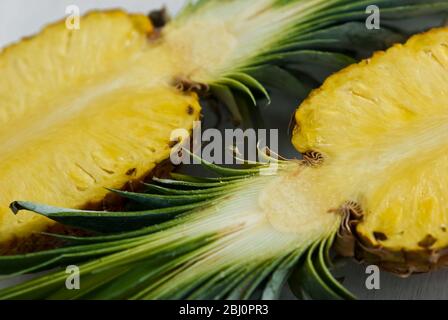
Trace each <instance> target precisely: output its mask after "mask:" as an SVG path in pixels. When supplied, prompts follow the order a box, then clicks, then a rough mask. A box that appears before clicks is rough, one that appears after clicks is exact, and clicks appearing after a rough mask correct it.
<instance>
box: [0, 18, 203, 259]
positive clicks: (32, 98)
mask: <svg viewBox="0 0 448 320" xmlns="http://www.w3.org/2000/svg"><path fill="white" fill-rule="evenodd" d="M81 23H82V28H81V30H79V31H76V30H74V31H70V30H68V29H66V28H65V24H63V23H61V24H56V25H53V26H50V27H48V28H47V29H46V30H45V31H43V32H42V34H41V35H39V36H38V37H36V38H32V39H29V40H26V41H25V42H23V43H21V44H18V45H15V46H13V47H11V48H8V49H7V50H6V51H5V52H4V53H3V54H2V55H1V56H0V73H1V74H2V77H1V78H0V100H1V101H2V108H1V110H0V139H1V141H2V144H1V146H0V150H1V152H0V154H1V156H0V163H2V169H1V171H0V189H1V190H2V192H1V195H0V252H1V251H2V250H3V251H8V250H9V249H13V248H8V245H7V244H8V243H11V241H13V240H14V239H20V238H22V237H26V236H28V235H29V234H31V233H33V232H40V231H45V230H46V228H47V227H48V226H49V225H51V222H50V221H49V220H48V219H45V218H42V217H39V216H36V215H34V214H31V213H26V212H24V213H20V214H19V215H17V216H14V215H13V214H12V213H11V211H10V210H9V209H8V206H9V203H10V202H11V201H13V200H14V199H18V198H23V197H25V198H27V199H33V200H35V201H41V202H48V203H51V204H54V205H64V206H65V205H69V206H72V207H76V208H81V207H86V206H87V205H89V204H95V203H100V202H101V200H102V199H103V198H104V196H105V195H106V193H107V190H106V189H105V187H110V188H121V187H123V186H124V185H125V184H126V183H127V182H128V181H129V180H139V179H142V177H144V176H145V175H146V174H148V172H150V171H151V170H152V169H153V168H154V167H155V166H156V165H157V164H158V163H160V162H162V161H163V160H165V159H166V158H168V157H169V153H170V135H171V132H172V131H173V130H174V129H177V128H184V129H187V130H190V129H192V126H193V121H194V120H197V119H198V118H199V114H200V107H199V104H198V98H197V96H196V95H195V94H193V93H191V94H189V93H182V92H179V91H177V90H175V89H174V88H172V87H170V86H169V85H168V84H164V82H163V80H162V78H163V77H164V75H165V73H163V71H161V69H163V66H164V65H163V63H162V64H160V65H158V64H155V63H154V57H151V56H148V55H145V48H146V47H147V46H148V45H149V42H148V35H149V34H150V32H151V31H152V27H151V24H150V22H149V21H148V19H147V18H146V17H145V16H139V15H135V16H132V15H127V14H125V13H122V12H118V11H116V12H108V13H92V14H90V15H88V16H87V17H85V18H84V19H83V20H82V21H81ZM100 35H101V39H99V38H98V39H95V37H98V36H100ZM92 37H93V38H92ZM93 43H97V44H98V45H95V46H93V45H92V44H93ZM123 44H125V45H123ZM158 61H160V59H159V60H158ZM159 68H160V69H159Z"/></svg>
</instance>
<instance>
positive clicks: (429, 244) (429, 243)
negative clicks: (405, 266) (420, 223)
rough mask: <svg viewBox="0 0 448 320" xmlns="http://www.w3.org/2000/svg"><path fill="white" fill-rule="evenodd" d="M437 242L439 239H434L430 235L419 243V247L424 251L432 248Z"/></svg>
mask: <svg viewBox="0 0 448 320" xmlns="http://www.w3.org/2000/svg"><path fill="white" fill-rule="evenodd" d="M436 242H437V239H436V238H434V237H433V236H432V235H430V234H428V235H427V236H426V237H424V238H423V240H422V241H420V242H419V243H418V246H419V247H421V248H424V249H428V248H431V247H432V246H433V245H434V244H435V243H436Z"/></svg>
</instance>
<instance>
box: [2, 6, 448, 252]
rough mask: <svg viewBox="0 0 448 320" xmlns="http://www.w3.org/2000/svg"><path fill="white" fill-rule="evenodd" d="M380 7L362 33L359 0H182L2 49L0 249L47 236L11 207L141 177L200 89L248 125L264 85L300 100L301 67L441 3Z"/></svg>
mask: <svg viewBox="0 0 448 320" xmlns="http://www.w3.org/2000/svg"><path fill="white" fill-rule="evenodd" d="M378 4H379V5H381V7H382V8H383V9H384V11H383V19H388V20H389V22H388V23H387V26H386V25H385V26H384V28H382V29H381V30H373V31H368V30H366V29H365V26H364V19H365V18H366V15H365V3H364V1H360V0H358V1H348V0H332V1H328V0H296V1H279V0H258V1H255V2H254V1H251V2H248V1H242V0H231V1H217V0H210V1H193V2H190V3H189V4H188V5H187V6H186V7H185V9H184V10H183V11H182V12H181V14H180V15H179V16H178V17H176V18H175V19H174V20H173V21H172V22H170V23H169V24H168V25H167V26H165V27H164V28H161V26H162V25H163V23H161V21H160V18H161V17H162V15H154V14H153V15H150V16H152V17H153V18H154V20H156V21H155V22H156V25H157V28H155V27H154V26H153V25H152V23H151V21H150V20H149V19H148V18H147V17H146V16H143V15H138V14H127V13H124V12H122V11H110V12H93V13H90V14H88V15H87V16H85V17H83V18H82V19H81V22H80V26H81V28H80V30H69V29H67V28H66V26H65V23H64V22H60V23H56V24H53V25H51V26H49V27H47V28H45V29H44V30H43V31H42V32H41V33H40V34H39V35H37V36H36V37H33V38H29V39H26V40H24V41H22V42H20V43H18V44H16V45H13V46H11V47H9V48H7V49H5V50H4V51H3V52H2V53H1V55H0V72H1V74H2V77H1V79H0V98H1V101H2V106H1V109H0V125H1V129H0V136H1V137H2V138H1V139H2V140H3V141H4V143H3V144H2V147H0V149H1V154H2V157H1V159H0V163H1V167H2V170H1V171H0V190H2V192H1V194H0V253H4V254H5V253H9V254H11V253H15V252H16V253H17V252H22V251H34V250H37V249H39V247H40V245H38V243H42V241H41V240H39V239H38V238H39V237H38V234H39V233H40V232H42V231H54V230H55V227H54V223H53V222H52V221H50V220H49V219H46V218H43V217H41V216H38V215H36V214H34V213H31V212H22V213H20V214H18V215H16V216H14V215H13V214H11V212H10V210H9V208H8V206H9V203H11V202H12V201H14V200H17V199H27V200H31V201H35V202H41V203H48V204H51V205H54V206H62V207H73V208H78V209H87V208H90V209H101V208H103V207H104V201H103V200H104V199H105V198H106V197H108V194H109V191H108V190H107V189H105V188H115V189H120V188H123V187H125V186H126V185H129V182H130V181H131V182H132V181H141V180H142V179H144V177H146V176H147V175H149V174H151V172H152V171H153V170H154V169H155V168H157V167H159V166H160V165H161V164H162V163H163V161H164V160H165V159H167V158H168V156H169V154H170V146H171V145H172V143H173V142H172V141H170V137H171V132H172V131H173V130H174V129H186V130H191V129H192V126H193V122H194V121H195V120H198V119H199V118H200V113H201V107H200V104H199V98H200V96H201V94H202V93H204V92H205V91H207V89H208V91H209V92H210V93H212V94H213V95H214V96H215V97H216V98H218V99H220V100H221V101H222V102H223V103H224V104H226V105H227V107H228V109H229V110H230V111H231V112H232V114H233V116H234V118H235V120H237V121H240V122H241V121H242V122H244V123H245V124H247V123H248V121H249V120H250V118H251V114H250V113H251V111H250V109H249V108H250V107H251V104H256V103H257V101H258V100H259V98H262V97H267V98H268V92H267V91H266V89H265V88H264V85H267V86H270V87H275V86H277V87H279V88H280V89H281V90H283V91H285V92H293V93H294V95H296V96H297V97H304V96H305V95H306V94H307V93H308V92H309V90H310V89H311V87H312V86H313V85H314V83H315V82H316V81H315V80H312V81H310V80H311V79H310V78H311V77H310V76H312V74H311V75H310V74H309V72H310V70H309V67H310V65H314V66H315V67H316V66H321V67H324V70H326V72H327V74H330V73H331V72H333V71H336V70H338V69H340V68H342V67H345V66H347V65H349V64H351V63H353V62H354V61H355V60H354V58H357V57H359V55H360V52H361V51H365V49H367V50H368V51H371V50H377V49H383V48H385V47H387V46H389V45H391V44H392V43H395V42H399V41H401V40H403V39H404V37H405V33H398V32H397V31H392V27H393V25H392V22H393V21H397V20H401V19H404V18H408V17H414V16H422V15H426V14H431V13H434V12H437V11H438V10H442V9H445V8H446V7H448V4H447V3H446V2H445V1H442V0H440V1H429V2H428V1H413V0H409V1H407V0H406V1H399V2H396V1H390V0H387V1H386V0H382V1H379V2H378ZM393 30H398V29H397V28H396V27H394V28H393ZM347 48H348V50H347ZM293 71H294V75H293V74H292V73H291V72H293ZM273 77H275V78H277V80H276V81H272V80H273ZM310 83H311V85H310ZM198 93H199V95H198ZM237 102H238V103H237ZM44 242H45V241H44Z"/></svg>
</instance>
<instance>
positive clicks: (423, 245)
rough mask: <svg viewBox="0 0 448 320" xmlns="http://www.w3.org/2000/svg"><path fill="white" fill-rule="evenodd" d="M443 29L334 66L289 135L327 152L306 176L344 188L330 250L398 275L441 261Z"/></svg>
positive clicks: (447, 221) (447, 241) (445, 164)
mask: <svg viewBox="0 0 448 320" xmlns="http://www.w3.org/2000/svg"><path fill="white" fill-rule="evenodd" d="M447 36H448V28H439V29H433V30H431V31H429V32H426V33H423V34H420V35H416V36H414V37H412V38H411V39H410V40H409V41H408V42H407V43H406V44H405V45H395V46H394V47H392V48H390V49H389V50H387V51H386V52H378V53H376V54H375V55H374V56H373V57H372V58H371V59H368V60H365V61H363V62H361V63H359V64H356V65H352V66H350V67H348V68H346V69H344V70H342V71H340V72H338V73H336V74H334V75H333V76H331V77H330V78H328V79H327V80H326V82H325V83H324V85H323V86H322V87H321V88H320V89H317V90H315V91H314V92H313V93H312V94H311V96H310V97H309V98H308V99H307V100H306V101H305V102H304V103H303V104H302V105H301V106H300V108H299V109H298V111H297V113H296V117H295V120H296V127H295V130H294V135H293V144H294V145H295V146H296V148H297V149H298V150H299V151H300V152H302V153H306V152H311V151H313V152H317V153H319V154H321V155H322V156H323V157H324V159H325V161H324V163H323V164H322V166H321V167H320V168H316V172H318V173H316V174H315V177H314V179H315V180H316V181H325V182H326V183H328V184H330V185H332V186H337V188H336V189H337V190H344V191H343V192H342V191H340V193H341V194H343V195H344V197H345V199H344V200H342V199H341V201H340V203H339V204H335V205H336V207H337V208H339V209H338V210H339V211H340V212H341V213H342V214H344V215H345V217H346V220H345V222H344V223H343V224H342V226H341V230H340V233H339V239H338V242H337V244H336V249H337V250H338V251H339V253H341V254H342V255H344V256H354V257H356V258H357V259H359V260H360V261H365V262H367V263H374V264H377V265H380V266H381V267H382V268H383V269H386V270H388V271H391V272H394V273H397V274H401V275H408V274H411V273H419V272H429V271H431V270H433V269H436V268H438V267H440V266H445V265H447V263H448V257H447V253H448V233H447V228H446V225H448V207H447V205H446V203H447V202H446V201H444V199H445V196H444V194H446V191H447V190H448V182H446V181H448V180H447V179H446V178H445V173H446V172H448V171H447V170H448V156H447V154H448V153H447V146H446V141H447V140H446V138H448V137H447V135H446V133H447V132H448V128H447V125H446V121H445V120H447V119H448V108H447V107H446V106H447V105H448V91H447V90H446V89H445V87H446V84H447V83H448V72H447V70H448V41H446V39H447ZM323 192H325V191H323ZM344 203H353V204H355V205H356V206H359V212H356V211H357V210H353V209H347V208H345V209H344ZM329 210H332V211H333V210H334V208H329Z"/></svg>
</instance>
